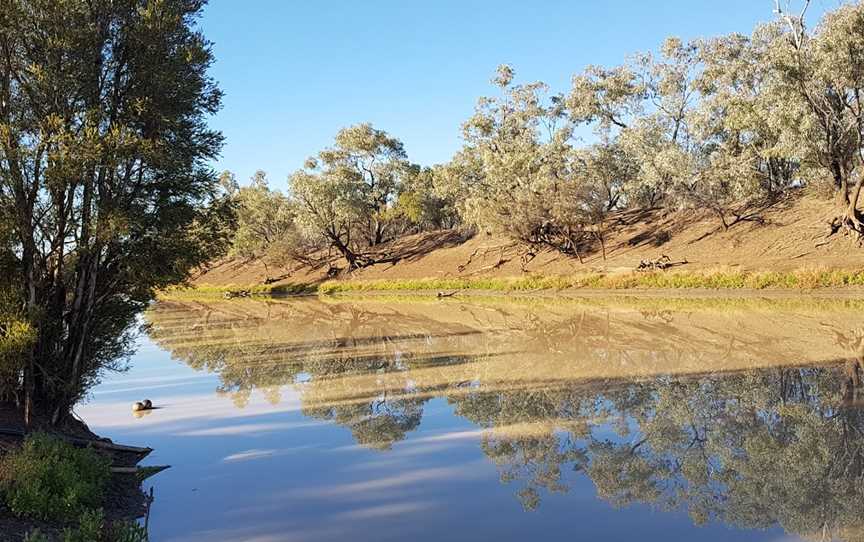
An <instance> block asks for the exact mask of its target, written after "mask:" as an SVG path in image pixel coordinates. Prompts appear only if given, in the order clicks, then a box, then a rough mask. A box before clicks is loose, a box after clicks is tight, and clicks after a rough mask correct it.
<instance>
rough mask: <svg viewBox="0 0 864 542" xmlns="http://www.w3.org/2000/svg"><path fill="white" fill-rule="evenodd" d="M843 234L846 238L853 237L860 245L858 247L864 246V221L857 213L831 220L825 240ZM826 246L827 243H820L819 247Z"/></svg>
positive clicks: (846, 214) (844, 214)
mask: <svg viewBox="0 0 864 542" xmlns="http://www.w3.org/2000/svg"><path fill="white" fill-rule="evenodd" d="M841 232H842V233H843V235H845V236H851V237H853V238H854V239H855V241H856V242H857V243H858V246H864V221H862V220H861V218H860V216H859V215H858V213H857V212H855V213H849V212H847V213H843V214H842V215H839V216H834V217H833V218H831V219H830V220H829V221H828V234H827V235H825V239H828V238H830V237H833V236H834V235H837V234H838V233H841ZM824 244H827V243H824V242H823V243H819V244H817V246H821V245H824Z"/></svg>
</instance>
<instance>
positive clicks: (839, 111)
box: [771, 0, 864, 238]
mask: <svg viewBox="0 0 864 542" xmlns="http://www.w3.org/2000/svg"><path fill="white" fill-rule="evenodd" d="M808 6H809V1H807V2H804V4H803V7H802V8H801V10H800V11H799V12H797V13H796V12H793V11H792V10H791V8H790V7H789V6H788V5H784V4H781V2H780V1H779V0H777V3H776V11H777V14H778V17H779V19H780V21H781V22H782V24H783V25H785V31H784V32H783V33H782V34H781V35H780V36H779V37H778V39H777V40H775V42H774V43H773V48H772V51H771V54H772V56H771V61H772V68H773V69H774V70H775V71H776V73H777V77H778V91H779V92H780V93H781V94H780V96H779V99H781V100H783V103H784V104H785V105H786V110H785V111H784V115H783V118H784V120H785V121H786V124H785V126H784V128H785V129H786V130H788V131H789V132H790V133H791V134H795V136H796V141H795V143H796V145H797V146H798V147H799V148H800V149H801V150H803V156H802V160H803V161H804V163H805V164H806V165H808V166H810V167H811V168H812V169H816V170H817V172H818V171H824V172H826V173H827V174H828V175H829V176H830V178H831V180H832V182H833V188H834V194H835V202H836V206H837V211H836V213H837V216H835V217H832V218H831V233H836V232H837V231H839V230H841V229H845V230H847V231H851V232H854V233H855V234H856V235H858V236H859V238H860V237H861V236H862V235H864V222H862V217H861V213H860V212H859V211H858V200H859V198H860V194H861V188H862V185H864V175H862V172H861V167H862V161H864V98H862V94H864V4H861V3H860V2H856V3H852V4H845V5H843V6H841V7H839V8H837V9H836V10H834V11H832V12H829V13H827V14H826V15H825V17H824V18H823V20H822V21H821V22H820V23H819V25H818V26H817V27H816V28H815V30H813V31H808V29H807V25H806V21H805V16H806V13H807V8H808Z"/></svg>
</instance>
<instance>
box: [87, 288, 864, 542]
mask: <svg viewBox="0 0 864 542" xmlns="http://www.w3.org/2000/svg"><path fill="white" fill-rule="evenodd" d="M145 321H146V323H147V327H148V332H147V334H144V335H142V337H141V339H140V348H139V349H138V351H137V353H136V355H135V356H134V357H133V359H132V360H131V369H130V370H129V371H128V372H126V373H122V374H116V375H111V376H109V377H107V378H106V379H105V381H104V382H103V383H102V384H100V385H99V386H98V387H97V388H96V389H95V390H94V392H93V394H92V397H91V398H90V400H89V401H88V402H87V403H86V404H84V405H82V406H80V407H79V408H78V409H77V412H78V414H79V415H80V416H81V417H82V418H83V419H84V420H85V421H86V422H87V423H88V424H89V425H90V427H91V428H92V429H93V430H94V431H95V432H96V433H99V434H102V435H105V436H108V437H110V438H112V439H114V440H115V441H116V442H121V443H124V444H137V445H146V446H151V447H153V448H155V449H156V451H155V452H154V453H153V454H152V455H151V456H150V458H148V460H147V461H146V462H147V463H149V464H169V465H171V466H172V468H171V469H169V470H168V471H165V472H163V473H161V474H159V475H158V476H156V477H155V478H153V479H151V480H150V481H149V482H148V484H151V485H152V486H153V487H154V493H155V501H154V503H153V507H152V513H151V517H150V520H149V524H150V533H151V538H152V540H154V541H157V542H161V541H177V542H179V541H192V540H196V541H197V540H206V541H208V542H219V541H256V542H265V541H268V542H269V541H282V540H298V541H321V540H352V541H366V540H368V541H382V540H421V541H426V540H428V541H435V542H440V541H442V540H448V541H453V540H495V541H506V540H514V541H526V540H591V541H595V540H622V541H623V540H627V541H630V540H641V541H653V540H657V541H659V540H664V541H665V540H697V539H698V540H699V541H700V542H708V541H713V540H717V541H721V540H722V541H730V540H732V541H734V540H770V541H781V540H790V541H791V540H802V539H807V540H850V541H851V540H861V539H862V536H864V513H862V511H864V410H862V409H861V408H859V406H860V405H861V403H860V402H859V400H858V392H857V390H856V389H855V387H854V386H853V384H852V380H853V378H852V377H853V376H854V374H853V370H852V367H853V364H854V363H855V362H857V360H859V359H861V356H862V355H864V302H860V301H830V300H822V301H812V300H811V301H806V300H796V299H789V300H775V301H759V300H737V301H736V300H702V301H697V300H658V299H650V300H641V301H640V300H634V299H630V300H614V299H610V300H581V301H580V300H562V301H549V300H547V301H539V300H534V301H528V300H510V301H506V300H503V299H489V300H479V299H478V300H474V299H470V300H468V301H464V300H459V299H456V298H454V299H448V300H428V299H427V300H423V299H412V298H402V299H396V298H394V299H385V298H368V299H340V298H337V299H335V300H318V299H301V300H284V301H254V300H232V301H224V302H223V301H217V302H213V303H201V302H191V301H190V302H180V301H172V302H163V303H160V304H158V305H156V306H154V307H153V308H152V309H151V310H150V311H149V312H148V313H147V314H146V315H145ZM862 396H864V393H862ZM144 398H148V399H151V400H152V401H153V402H154V404H155V405H156V406H157V407H159V409H158V410H154V411H151V412H149V413H146V414H145V415H143V416H140V417H136V416H134V415H133V413H132V412H131V409H130V405H131V403H132V402H134V401H138V400H143V399H144Z"/></svg>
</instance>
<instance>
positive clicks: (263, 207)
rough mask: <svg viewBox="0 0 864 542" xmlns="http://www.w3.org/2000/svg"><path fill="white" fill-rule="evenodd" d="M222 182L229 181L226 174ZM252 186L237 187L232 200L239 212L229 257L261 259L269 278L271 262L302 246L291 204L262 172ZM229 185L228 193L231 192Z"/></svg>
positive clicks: (256, 175)
mask: <svg viewBox="0 0 864 542" xmlns="http://www.w3.org/2000/svg"><path fill="white" fill-rule="evenodd" d="M222 178H223V179H227V177H226V176H224V174H223V177H222ZM251 181H252V182H251V183H250V185H249V186H244V187H237V188H235V189H234V190H233V194H232V196H231V198H232V203H233V205H234V209H235V212H236V215H237V216H236V228H235V230H234V235H233V239H232V242H231V249H230V251H229V253H228V254H229V256H233V257H238V258H244V259H253V258H259V259H260V261H261V262H262V263H263V264H264V266H265V270H266V272H267V274H268V277H267V280H268V281H269V280H270V277H269V267H268V260H271V259H276V260H277V261H279V263H282V262H281V260H283V259H284V258H280V256H285V255H287V253H290V252H293V250H294V248H295V246H297V245H300V246H302V243H301V242H300V238H299V235H298V234H297V226H296V223H295V210H294V205H293V204H292V202H291V201H290V200H289V199H288V198H287V197H285V196H284V195H283V194H282V193H281V192H279V191H278V190H272V189H271V188H270V185H269V183H268V181H267V174H266V173H265V172H263V171H260V170H259V171H257V172H255V175H254V176H253V177H252V180H251ZM230 186H231V185H230V182H229V190H231V188H230Z"/></svg>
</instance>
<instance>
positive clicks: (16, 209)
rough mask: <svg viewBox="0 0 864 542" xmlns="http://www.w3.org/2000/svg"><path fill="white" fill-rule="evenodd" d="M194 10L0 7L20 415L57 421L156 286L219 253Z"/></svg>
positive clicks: (190, 4) (192, 2)
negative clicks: (24, 339) (20, 351)
mask: <svg viewBox="0 0 864 542" xmlns="http://www.w3.org/2000/svg"><path fill="white" fill-rule="evenodd" d="M204 4H205V2H204V1H202V0H161V1H150V0H115V1H107V0H97V1H85V0H68V1H64V2H56V1H53V0H4V1H3V3H2V9H0V213H2V216H3V221H4V226H3V228H0V229H2V230H4V231H6V232H7V233H8V234H9V235H8V236H7V237H8V238H7V239H4V242H5V243H7V244H6V246H4V247H3V253H4V254H5V255H7V256H10V257H11V259H12V262H11V270H10V273H9V274H8V275H6V276H7V280H8V282H7V284H8V285H9V289H10V290H11V295H12V296H13V297H14V303H13V305H16V306H18V307H21V311H20V312H21V314H22V316H23V318H24V319H25V320H26V321H27V322H28V323H29V325H30V326H32V328H33V330H34V331H33V337H32V344H31V346H30V347H28V348H26V352H25V354H24V355H22V356H21V358H20V361H21V363H20V367H19V368H18V369H17V370H16V371H14V373H15V375H14V376H13V378H12V384H13V387H16V388H17V389H16V395H17V396H18V398H19V401H20V403H22V404H23V406H24V410H25V414H26V417H28V418H29V417H30V415H31V414H32V412H33V409H36V410H37V411H40V412H42V413H45V414H50V415H51V418H52V419H53V420H54V421H58V420H60V419H61V418H63V417H64V416H65V415H66V413H68V411H69V409H70V408H71V407H72V406H73V405H74V404H75V403H76V401H77V400H78V399H79V398H80V397H81V396H82V394H83V393H85V390H86V389H87V386H88V385H89V384H91V383H92V382H94V381H95V380H96V379H97V378H98V376H99V374H100V371H101V370H102V369H103V368H105V367H106V366H111V365H112V364H113V363H114V362H115V361H116V360H117V359H118V357H122V355H123V354H124V353H126V352H128V348H129V344H130V343H129V342H128V338H129V335H128V332H129V329H130V325H131V324H132V323H133V322H134V317H135V314H136V313H137V312H138V311H139V310H141V309H142V308H143V307H144V306H145V304H146V303H147V302H149V301H150V299H151V298H152V295H153V291H154V289H156V288H160V287H163V286H165V285H168V284H170V283H173V282H176V281H179V280H181V279H183V278H184V277H185V276H186V274H187V272H188V270H189V269H190V268H191V267H193V266H196V265H198V264H200V263H202V262H204V261H206V260H207V259H209V258H211V257H213V256H214V255H218V254H219V252H220V251H221V250H222V249H223V248H224V239H223V238H222V232H223V231H224V230H223V229H222V228H221V226H219V227H216V225H215V224H216V223H214V221H213V220H212V211H213V210H214V209H217V208H218V209H223V208H222V206H219V205H217V206H215V207H214V206H211V205H210V204H211V203H213V201H214V199H215V198H216V196H217V193H218V192H217V180H216V177H215V175H214V174H213V172H212V171H211V169H210V168H209V166H208V165H207V163H208V161H209V160H211V159H213V158H214V157H215V156H216V154H217V153H218V151H219V149H220V147H221V143H222V136H221V135H220V134H219V133H218V132H216V131H213V130H211V129H210V128H208V126H207V123H206V122H207V118H208V116H209V115H211V114H213V113H214V112H216V111H217V110H218V108H219V107H220V103H221V97H222V94H221V92H220V91H219V89H218V88H217V86H216V85H215V83H214V81H213V80H212V79H211V77H210V76H209V75H208V68H209V67H210V65H211V63H212V60H213V56H212V53H211V45H210V43H209V42H208V41H207V40H206V39H205V38H204V36H203V35H202V34H201V32H200V31H199V29H198V27H197V19H198V17H199V15H200V14H201V11H202V9H203V7H204ZM223 210H224V209H223ZM0 327H3V326H0ZM8 329H9V328H8V326H6V328H5V329H4V330H2V331H0V334H2V335H4V336H8V335H9V332H8Z"/></svg>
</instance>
